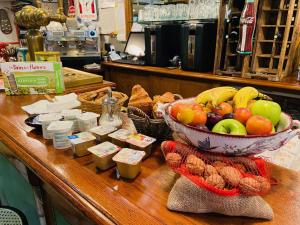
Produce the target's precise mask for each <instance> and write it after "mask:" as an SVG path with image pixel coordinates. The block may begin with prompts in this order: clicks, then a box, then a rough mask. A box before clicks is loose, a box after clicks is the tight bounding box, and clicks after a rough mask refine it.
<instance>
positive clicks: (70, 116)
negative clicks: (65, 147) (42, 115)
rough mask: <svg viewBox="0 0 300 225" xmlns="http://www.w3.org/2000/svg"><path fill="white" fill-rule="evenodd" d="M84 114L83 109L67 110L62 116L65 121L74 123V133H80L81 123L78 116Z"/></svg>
mask: <svg viewBox="0 0 300 225" xmlns="http://www.w3.org/2000/svg"><path fill="white" fill-rule="evenodd" d="M81 114H82V111H81V109H65V110H63V111H62V112H61V115H62V116H63V118H64V120H65V121H73V122H74V124H73V132H74V133H77V132H79V123H78V119H77V116H80V115H81Z"/></svg>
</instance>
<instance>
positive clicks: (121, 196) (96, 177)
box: [0, 94, 300, 225]
mask: <svg viewBox="0 0 300 225" xmlns="http://www.w3.org/2000/svg"><path fill="white" fill-rule="evenodd" d="M42 98H43V97H42V96H10V97H9V96H5V95H4V94H0V139H1V142H3V143H4V144H5V145H6V146H7V147H8V149H10V152H2V154H5V155H6V156H7V157H16V158H18V159H20V160H21V161H22V162H23V163H24V164H25V165H26V166H27V167H28V168H30V170H31V171H33V172H34V173H35V174H36V175H37V176H38V177H39V178H40V179H41V180H42V181H43V182H44V183H45V185H44V188H45V190H46V191H49V190H52V189H53V190H55V191H56V192H57V193H58V194H59V196H61V198H63V199H62V200H61V201H62V202H63V201H67V202H69V205H70V204H71V205H73V207H74V208H76V209H77V210H79V211H80V212H81V213H82V215H83V216H84V217H86V218H87V219H89V220H90V221H91V222H92V223H95V224H129V225H132V224H137V225H138V224H143V225H146V224H151V225H154V224H184V225H187V224H214V225H217V224H228V225H229V224H278V225H282V224H286V225H289V224H291V225H292V224H298V222H299V221H300V189H299V186H300V174H299V173H297V172H293V171H290V170H287V169H283V168H281V167H278V166H274V165H272V166H271V169H272V173H273V176H274V177H275V178H276V179H277V180H278V182H279V184H278V185H276V186H274V187H273V188H272V192H271V193H270V194H268V195H267V196H265V197H264V198H265V200H266V201H267V202H268V203H270V205H271V206H272V207H273V209H274V213H275V218H274V220H273V221H264V220H259V219H250V218H240V217H226V216H222V215H217V214H199V215H198V214H189V213H178V212H171V211H169V210H168V209H167V207H166V203H167V198H168V194H169V192H170V190H171V188H172V186H173V184H174V182H175V180H176V178H177V176H176V175H175V174H174V173H173V172H171V171H170V169H169V168H168V167H167V166H166V165H165V163H164V158H163V156H162V153H161V151H160V148H159V147H157V148H155V149H154V152H153V154H152V155H151V156H150V157H149V158H148V159H146V160H145V161H143V163H142V172H141V174H140V175H139V176H138V177H137V178H136V179H135V180H133V181H129V180H123V179H121V180H118V179H117V178H116V175H115V170H114V169H110V170H108V171H105V172H99V173H96V169H95V165H94V164H93V163H92V158H91V156H86V157H82V158H76V159H74V158H73V157H72V152H71V150H66V151H62V150H55V149H54V148H53V146H52V143H51V141H46V140H44V139H43V138H42V135H41V134H38V133H37V132H35V131H34V130H32V128H31V127H28V126H27V125H25V124H24V120H25V119H26V118H27V115H26V114H25V113H24V112H23V111H22V109H21V106H23V105H27V104H30V103H33V102H34V101H37V100H40V99H42ZM50 192H51V191H50ZM57 199H58V200H57V201H60V200H59V198H57ZM56 203H57V204H62V203H59V202H56ZM191 204H192V203H191ZM80 224H81V223H80ZM82 224H88V223H82Z"/></svg>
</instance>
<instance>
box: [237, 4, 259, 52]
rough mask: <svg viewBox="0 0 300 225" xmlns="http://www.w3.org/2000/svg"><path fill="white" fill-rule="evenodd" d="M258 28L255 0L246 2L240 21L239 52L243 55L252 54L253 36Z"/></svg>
mask: <svg viewBox="0 0 300 225" xmlns="http://www.w3.org/2000/svg"><path fill="white" fill-rule="evenodd" d="M255 26H256V12H255V8H254V0H246V2H245V6H244V9H243V11H242V14H241V19H240V32H239V33H240V35H239V44H238V48H237V52H238V53H240V54H242V55H250V54H252V48H253V35H254V31H255Z"/></svg>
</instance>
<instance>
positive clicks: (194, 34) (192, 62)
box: [180, 20, 217, 72]
mask: <svg viewBox="0 0 300 225" xmlns="http://www.w3.org/2000/svg"><path fill="white" fill-rule="evenodd" d="M180 33H181V54H180V55H181V68H182V69H183V70H189V71H196V72H207V71H212V70H213V65H214V57H215V46H216V33H217V20H204V21H199V22H197V23H193V24H190V23H187V24H182V25H181V32H180Z"/></svg>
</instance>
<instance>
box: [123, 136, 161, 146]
mask: <svg viewBox="0 0 300 225" xmlns="http://www.w3.org/2000/svg"><path fill="white" fill-rule="evenodd" d="M155 141H156V139H155V138H152V137H148V136H146V135H143V134H133V135H131V136H130V137H129V139H128V140H127V143H129V144H132V145H135V146H137V147H140V148H146V147H147V146H149V145H151V144H152V143H153V142H155Z"/></svg>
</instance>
